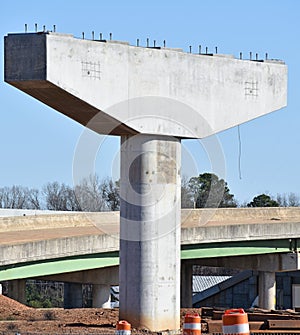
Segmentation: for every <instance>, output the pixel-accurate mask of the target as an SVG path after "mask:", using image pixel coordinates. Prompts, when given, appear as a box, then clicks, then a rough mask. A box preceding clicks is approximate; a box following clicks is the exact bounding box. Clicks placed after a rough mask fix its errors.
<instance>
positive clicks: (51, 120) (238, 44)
mask: <svg viewBox="0 0 300 335" xmlns="http://www.w3.org/2000/svg"><path fill="white" fill-rule="evenodd" d="M299 17H300V1H297V0H285V1H278V0H273V1H271V0H252V1H241V0H240V1H236V0H227V1H223V0H219V1H218V0H211V1H202V0H198V1H189V0H186V1H180V2H179V1H178V2H177V1H156V0H152V1H147V2H143V1H114V0H111V1H96V0H92V1H77V0H73V1H67V0H65V1H62V0H59V1H58V0H52V1H47V2H46V1H33V0H27V1H21V0H18V1H17V0H15V1H13V0H11V1H3V2H1V11H0V33H1V36H2V37H1V40H0V44H1V53H0V62H1V64H2V66H0V77H1V80H0V97H1V105H0V106H1V107H0V113H1V123H0V144H1V164H0V187H1V186H11V185H13V184H15V185H23V186H29V187H37V188H40V187H41V186H42V185H43V184H45V183H47V182H49V181H55V180H57V181H59V182H65V183H67V184H70V185H72V183H73V180H72V163H73V156H74V152H75V149H76V144H77V142H78V140H79V138H80V135H81V133H82V132H83V127H82V126H80V125H79V124H76V123H75V122H74V121H72V120H70V119H68V118H66V117H65V116H63V115H61V114H59V113H58V112H56V111H54V110H52V109H51V108H49V107H47V106H45V105H43V104H42V103H40V102H38V101H36V100H34V99H33V98H31V97H29V96H27V95H26V94H24V93H22V92H21V91H18V90H17V89H15V88H13V87H11V86H9V85H8V84H6V83H4V82H3V37H4V36H5V35H6V34H7V33H13V32H24V25H25V24H27V25H28V31H32V32H33V31H34V25H35V23H37V24H38V27H39V30H41V29H42V26H43V25H45V26H46V28H47V29H48V30H52V27H53V25H54V24H55V25H56V31H57V32H61V33H71V34H73V35H74V36H76V37H81V34H82V32H85V36H86V38H91V32H92V31H95V34H96V36H99V33H100V32H102V33H103V36H104V37H106V38H108V36H109V33H110V32H112V33H113V38H114V39H117V40H123V41H129V42H130V43H131V44H135V43H136V39H137V38H139V39H140V44H143V43H144V44H145V43H146V39H147V38H150V41H153V40H156V41H157V44H160V43H161V42H162V41H163V40H166V41H167V45H168V46H170V47H179V48H183V49H184V50H186V51H188V50H189V46H190V45H191V46H192V47H193V50H195V51H196V50H197V48H198V45H199V44H201V45H202V46H203V47H206V46H207V47H208V49H209V50H211V51H213V50H214V48H215V46H217V47H218V52H219V53H226V54H234V55H235V56H236V57H239V53H240V52H243V54H244V55H245V57H246V55H247V57H248V55H249V52H250V51H252V53H253V55H254V54H255V53H259V55H261V57H264V55H265V53H266V52H267V53H268V55H269V58H276V59H283V60H284V61H285V62H286V63H287V65H288V69H289V83H288V106H287V107H286V108H284V109H282V110H280V111H276V112H274V113H271V114H269V115H267V116H264V117H261V118H259V119H256V120H253V121H251V122H248V123H246V124H243V125H241V126H240V133H241V144H242V155H241V175H242V178H241V179H240V175H239V169H238V165H239V141H238V129H237V128H233V129H230V130H227V131H224V132H222V133H220V134H218V135H217V139H218V140H219V142H220V145H221V147H222V150H223V153H224V159H225V164H226V180H227V182H228V185H229V188H230V190H231V191H232V193H234V194H235V196H236V198H237V199H238V200H239V201H240V202H244V201H249V200H251V199H252V198H253V196H255V195H257V194H260V193H269V194H271V195H276V194H277V193H288V192H294V193H297V194H300V175H299V166H300V155H299V150H298V145H299V143H300V131H299V126H300V100H299V96H300V89H299V83H298V78H300V66H299V60H298V59H299V54H300V44H299V36H300V20H299ZM201 143H203V141H202V142H199V141H195V140H189V141H184V146H185V148H186V150H187V151H188V152H190V153H191V154H192V155H193V160H194V161H195V164H194V169H192V170H191V169H190V168H189V164H190V163H185V164H184V167H185V168H184V169H185V173H186V174H188V173H195V174H198V173H202V172H206V171H211V162H210V157H209V155H207V153H206V152H205V145H204V146H203V145H202V144H201ZM118 148H119V140H118V138H116V137H113V138H110V139H107V140H106V141H105V145H103V147H102V149H101V152H100V153H99V155H98V157H97V161H96V171H97V173H98V174H99V175H100V177H106V176H110V175H111V174H112V165H115V164H116V163H112V162H117V158H116V156H117V152H118ZM191 171H192V172H191ZM113 175H115V173H114V174H113Z"/></svg>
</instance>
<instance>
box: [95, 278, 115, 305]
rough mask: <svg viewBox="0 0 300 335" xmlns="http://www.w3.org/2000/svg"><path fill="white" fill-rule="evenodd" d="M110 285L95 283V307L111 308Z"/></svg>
mask: <svg viewBox="0 0 300 335" xmlns="http://www.w3.org/2000/svg"><path fill="white" fill-rule="evenodd" d="M110 300H111V297H110V285H97V284H94V285H93V308H111V301H110Z"/></svg>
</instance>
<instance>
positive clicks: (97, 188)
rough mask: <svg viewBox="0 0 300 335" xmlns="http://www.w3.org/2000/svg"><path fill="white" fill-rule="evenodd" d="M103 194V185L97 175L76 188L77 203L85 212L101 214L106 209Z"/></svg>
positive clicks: (88, 178) (86, 179)
mask: <svg viewBox="0 0 300 335" xmlns="http://www.w3.org/2000/svg"><path fill="white" fill-rule="evenodd" d="M102 193H103V192H102V185H101V182H100V180H99V177H98V176H97V175H90V176H89V177H87V178H84V179H83V180H82V181H81V182H80V183H79V185H76V186H75V195H76V199H77V202H78V204H79V206H80V208H81V210H82V211H85V212H100V211H103V210H104V209H105V201H104V200H103V197H102Z"/></svg>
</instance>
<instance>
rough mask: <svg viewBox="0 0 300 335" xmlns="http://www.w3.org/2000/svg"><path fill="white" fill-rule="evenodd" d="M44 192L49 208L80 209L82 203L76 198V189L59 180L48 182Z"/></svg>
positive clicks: (57, 209) (62, 209)
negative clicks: (60, 182)
mask: <svg viewBox="0 0 300 335" xmlns="http://www.w3.org/2000/svg"><path fill="white" fill-rule="evenodd" d="M43 194H44V197H45V203H46V207H47V209H50V210H56V211H78V210H80V209H81V208H80V205H79V203H78V201H77V199H76V196H75V192H74V190H73V189H72V188H71V187H70V186H67V185H65V184H64V183H62V184H59V183H58V182H57V181H55V182H52V183H48V184H46V185H45V186H44V187H43Z"/></svg>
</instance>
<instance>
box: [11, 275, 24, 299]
mask: <svg viewBox="0 0 300 335" xmlns="http://www.w3.org/2000/svg"><path fill="white" fill-rule="evenodd" d="M8 296H9V298H11V299H14V300H17V301H19V302H20V303H22V304H26V280H25V279H16V280H10V281H9V282H8Z"/></svg>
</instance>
